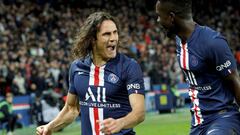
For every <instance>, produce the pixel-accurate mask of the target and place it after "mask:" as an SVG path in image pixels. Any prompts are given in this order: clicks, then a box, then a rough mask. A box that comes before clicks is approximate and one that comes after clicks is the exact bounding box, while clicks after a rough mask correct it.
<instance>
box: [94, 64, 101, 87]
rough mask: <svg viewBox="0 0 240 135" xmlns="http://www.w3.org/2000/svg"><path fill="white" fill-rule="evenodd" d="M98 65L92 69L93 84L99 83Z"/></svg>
mask: <svg viewBox="0 0 240 135" xmlns="http://www.w3.org/2000/svg"><path fill="white" fill-rule="evenodd" d="M99 69H100V68H99V67H97V66H95V69H94V86H98V85H99Z"/></svg>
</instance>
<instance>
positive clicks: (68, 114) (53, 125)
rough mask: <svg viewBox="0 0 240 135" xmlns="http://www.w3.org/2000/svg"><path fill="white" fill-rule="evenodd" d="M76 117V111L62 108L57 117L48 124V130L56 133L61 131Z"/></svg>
mask: <svg viewBox="0 0 240 135" xmlns="http://www.w3.org/2000/svg"><path fill="white" fill-rule="evenodd" d="M78 115H79V110H78V109H72V108H70V107H66V106H64V108H63V109H62V110H61V112H60V113H59V114H58V115H57V117H56V118H55V119H54V120H53V121H51V122H50V123H48V126H49V129H50V130H51V131H57V130H59V129H62V128H64V127H66V126H67V125H69V124H70V123H72V122H73V121H74V120H75V119H76V117H77V116H78Z"/></svg>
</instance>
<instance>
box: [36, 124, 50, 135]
mask: <svg viewBox="0 0 240 135" xmlns="http://www.w3.org/2000/svg"><path fill="white" fill-rule="evenodd" d="M36 130H37V131H36V134H37V135H51V134H52V131H51V130H50V129H49V127H48V125H43V126H39V127H37V129H36Z"/></svg>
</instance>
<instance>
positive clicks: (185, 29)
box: [177, 19, 196, 41]
mask: <svg viewBox="0 0 240 135" xmlns="http://www.w3.org/2000/svg"><path fill="white" fill-rule="evenodd" d="M179 24H180V25H179V32H178V34H177V35H178V36H179V37H180V38H181V40H182V41H187V40H188V39H189V38H190V37H191V35H192V33H193V31H194V29H195V25H196V22H194V21H193V20H192V19H190V20H182V22H181V23H179Z"/></svg>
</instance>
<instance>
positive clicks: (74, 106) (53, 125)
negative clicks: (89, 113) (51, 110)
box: [37, 93, 80, 135]
mask: <svg viewBox="0 0 240 135" xmlns="http://www.w3.org/2000/svg"><path fill="white" fill-rule="evenodd" d="M79 110H80V109H79V103H78V97H77V96H76V95H74V94H71V93H68V95H67V101H66V103H65V106H64V107H63V109H62V110H61V112H60V113H59V114H58V115H57V117H56V118H55V119H54V120H53V121H51V122H49V123H48V124H47V125H43V126H40V127H37V135H51V132H52V131H57V130H59V129H61V128H63V127H65V126H67V125H69V124H70V123H72V122H73V120H75V119H76V117H77V116H78V115H79Z"/></svg>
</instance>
